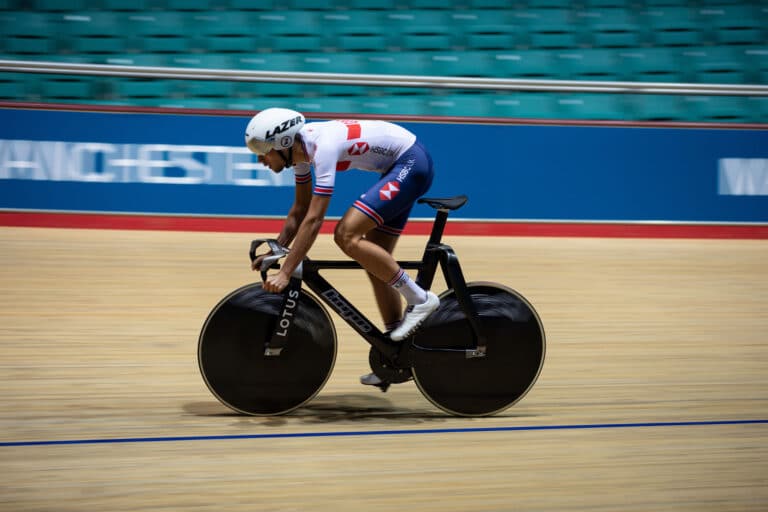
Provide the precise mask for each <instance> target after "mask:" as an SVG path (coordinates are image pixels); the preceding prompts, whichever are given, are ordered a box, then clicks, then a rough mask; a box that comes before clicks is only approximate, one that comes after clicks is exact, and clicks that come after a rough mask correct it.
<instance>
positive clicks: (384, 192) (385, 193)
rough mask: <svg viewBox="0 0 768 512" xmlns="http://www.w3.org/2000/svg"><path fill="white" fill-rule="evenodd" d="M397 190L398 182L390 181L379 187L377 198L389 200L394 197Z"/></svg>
mask: <svg viewBox="0 0 768 512" xmlns="http://www.w3.org/2000/svg"><path fill="white" fill-rule="evenodd" d="M398 192H400V184H399V183H398V182H396V181H390V182H389V183H387V184H386V185H384V186H383V187H381V189H379V198H380V199H381V200H382V201H389V200H390V199H394V198H395V196H396V195H397V193H398Z"/></svg>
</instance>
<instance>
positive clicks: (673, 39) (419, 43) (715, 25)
mask: <svg viewBox="0 0 768 512" xmlns="http://www.w3.org/2000/svg"><path fill="white" fill-rule="evenodd" d="M0 30H1V31H2V33H3V35H4V37H3V39H2V42H3V44H4V48H0V51H5V52H6V53H18V54H28V55H29V54H31V55H34V54H50V53H85V54H88V53H124V52H138V51H141V52H150V53H153V52H157V53H189V52H193V51H199V52H214V53H215V52H236V53H237V52H239V53H251V52H255V51H274V52H314V51H339V52H361V51H380V50H389V51H402V50H418V51H436V50H451V49H467V50H494V49H496V50H503V49H514V48H540V49H568V48H579V47H598V48H600V47H603V48H633V47H641V46H697V45H708V44H721V45H722V44H734V45H738V44H743V45H755V44H763V42H764V41H766V40H768V7H765V8H763V7H760V6H758V5H751V4H740V5H720V6H712V7H700V8H691V7H649V8H643V9H639V10H637V9H629V8H627V9H625V8H615V7H611V8H592V9H531V8H526V9H510V10H491V9H486V10H481V9H467V10H453V11H441V10H427V9H420V10H400V11H373V10H348V11H330V12H315V11H263V12H250V11H246V12H242V11H241V12H238V11H200V12H184V11H157V12H155V11H149V12H139V13H126V12H116V11H71V12H67V13H40V12H29V11H4V12H0Z"/></svg>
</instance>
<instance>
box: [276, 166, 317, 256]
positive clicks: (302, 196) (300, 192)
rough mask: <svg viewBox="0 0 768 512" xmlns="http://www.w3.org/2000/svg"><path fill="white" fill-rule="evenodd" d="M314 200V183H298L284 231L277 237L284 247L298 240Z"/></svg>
mask: <svg viewBox="0 0 768 512" xmlns="http://www.w3.org/2000/svg"><path fill="white" fill-rule="evenodd" d="M311 200H312V182H311V181H309V182H307V183H296V195H295V198H294V200H293V206H291V209H290V210H289V211H288V216H287V217H286V218H285V223H284V224H283V229H282V230H281V231H280V234H279V235H277V241H278V243H279V244H280V245H282V246H283V247H288V246H289V245H291V242H293V239H294V238H296V233H297V232H298V231H299V226H300V225H301V223H302V222H303V221H304V218H305V217H306V215H307V211H308V210H309V204H310V202H311Z"/></svg>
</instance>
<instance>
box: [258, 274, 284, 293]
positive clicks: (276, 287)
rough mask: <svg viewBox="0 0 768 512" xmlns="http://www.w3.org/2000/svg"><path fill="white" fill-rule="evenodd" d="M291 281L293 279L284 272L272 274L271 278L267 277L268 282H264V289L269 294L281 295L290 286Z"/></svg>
mask: <svg viewBox="0 0 768 512" xmlns="http://www.w3.org/2000/svg"><path fill="white" fill-rule="evenodd" d="M290 280H291V278H290V277H288V276H286V275H285V274H283V273H282V272H278V273H276V274H272V275H271V276H268V277H267V280H266V281H264V289H265V290H267V291H268V292H273V293H280V292H282V291H283V290H284V289H285V287H286V286H288V283H289V282H290Z"/></svg>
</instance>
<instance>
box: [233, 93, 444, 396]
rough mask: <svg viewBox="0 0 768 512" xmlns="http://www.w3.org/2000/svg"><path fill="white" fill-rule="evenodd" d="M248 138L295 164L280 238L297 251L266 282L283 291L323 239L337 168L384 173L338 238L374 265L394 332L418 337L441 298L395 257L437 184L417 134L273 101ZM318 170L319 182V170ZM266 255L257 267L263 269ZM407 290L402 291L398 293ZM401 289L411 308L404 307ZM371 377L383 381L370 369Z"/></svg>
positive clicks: (272, 157)
mask: <svg viewBox="0 0 768 512" xmlns="http://www.w3.org/2000/svg"><path fill="white" fill-rule="evenodd" d="M245 143H246V146H248V148H249V149H250V150H251V151H252V152H254V153H256V154H257V155H258V159H259V162H261V163H263V164H264V165H266V166H267V167H269V168H270V169H271V170H272V171H273V172H275V173H279V172H281V171H283V169H285V168H286V167H293V168H294V174H295V181H296V192H295V198H294V202H293V206H292V207H291V209H290V210H289V212H288V215H287V217H286V219H285V224H284V225H283V228H282V230H281V231H280V234H279V235H278V237H277V241H278V242H279V243H280V244H281V245H283V246H285V247H287V246H289V245H290V244H291V243H293V246H292V247H291V252H290V253H289V254H288V256H287V257H286V259H285V262H284V263H283V265H282V268H281V269H280V271H279V272H277V273H275V274H272V275H270V276H268V277H267V280H266V281H265V282H264V289H265V290H267V291H270V292H275V293H279V292H282V291H283V289H285V287H286V286H287V285H288V282H289V280H290V277H291V274H292V273H293V272H294V270H296V268H297V267H298V265H299V263H301V261H302V260H303V259H304V258H305V256H306V255H307V253H308V252H309V249H310V248H311V247H312V244H313V243H314V242H315V239H316V238H317V234H318V233H319V231H320V226H321V225H322V223H323V220H324V218H325V214H326V212H327V210H328V204H329V202H330V199H331V196H332V195H333V190H334V185H335V182H336V174H337V173H339V172H343V171H346V170H348V169H360V170H364V171H372V172H375V173H378V175H379V176H378V180H377V181H376V183H375V184H374V185H373V186H372V187H370V188H369V189H368V190H367V191H366V192H365V193H364V194H362V195H361V196H360V198H359V199H357V200H356V201H355V202H354V203H353V204H352V205H351V207H350V208H349V209H348V210H347V212H346V213H345V214H344V216H343V217H342V219H341V220H340V221H339V223H338V224H337V225H336V229H335V231H334V241H335V242H336V244H337V245H338V246H339V248H340V249H341V250H342V251H343V252H344V253H345V254H346V255H347V256H349V257H350V258H352V259H354V260H355V261H357V262H358V263H360V265H361V266H362V267H363V268H364V269H365V270H366V271H367V272H368V276H369V278H370V281H371V284H372V286H373V291H374V296H375V297H376V302H377V304H378V307H379V311H380V313H381V316H382V319H383V321H384V326H385V330H386V331H390V337H391V339H393V340H395V341H400V340H403V339H405V338H407V337H408V336H410V335H411V334H412V333H413V332H414V331H415V330H416V328H417V327H418V326H419V325H420V324H421V323H422V322H423V321H424V320H425V319H426V318H427V317H428V316H429V315H430V314H431V313H432V312H433V311H434V310H435V309H437V307H438V306H439V304H440V300H439V299H438V298H437V296H436V295H435V294H434V293H432V292H431V291H428V290H424V289H422V288H421V287H420V286H419V285H417V284H416V282H415V281H414V280H413V279H411V277H410V276H409V275H408V274H407V273H406V272H405V271H404V270H403V269H402V268H401V267H400V266H399V265H398V263H397V261H396V260H395V258H394V257H393V256H392V252H393V251H394V248H395V245H396V244H397V241H398V238H399V236H400V234H401V233H402V231H403V228H404V226H405V224H406V222H407V221H408V216H409V214H410V212H411V208H412V207H413V205H414V203H415V202H416V200H417V199H418V198H419V197H421V196H422V195H424V194H425V193H426V192H427V190H428V189H429V186H430V184H431V183H432V177H433V169H432V158H431V157H430V155H429V153H428V152H427V151H426V150H425V149H424V147H423V146H422V145H421V143H420V142H419V141H418V140H416V135H414V134H413V133H411V132H410V131H408V130H406V129H405V128H403V127H402V126H399V125H396V124H393V123H389V122H386V121H366V120H361V121H353V120H335V121H326V122H314V123H306V122H305V119H304V116H303V115H301V114H300V113H299V112H296V111H293V110H289V109H284V108H269V109H266V110H263V111H261V112H259V113H258V114H256V115H255V116H254V117H253V118H252V119H251V120H250V122H249V123H248V126H247V128H246V132H245ZM313 171H314V185H313V175H312V173H313ZM260 263H261V259H257V260H256V261H255V262H254V264H253V268H254V269H258V268H259V265H260ZM398 292H399V293H398ZM400 295H402V297H403V298H404V299H405V301H406V303H407V307H406V309H405V313H404V314H403V308H402V301H401V298H400ZM360 380H361V382H362V383H363V384H368V385H374V386H380V385H381V384H382V380H381V379H380V378H379V377H378V376H377V375H375V374H373V373H370V374H368V375H364V376H363V377H361V379H360Z"/></svg>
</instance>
